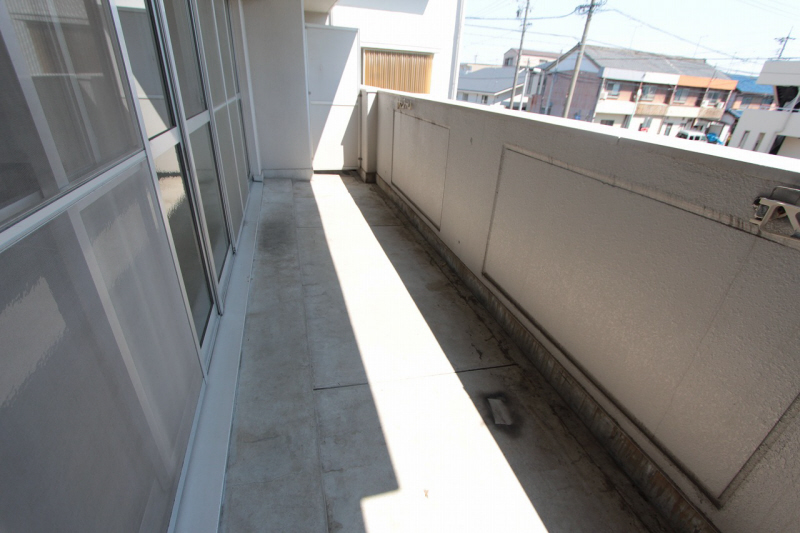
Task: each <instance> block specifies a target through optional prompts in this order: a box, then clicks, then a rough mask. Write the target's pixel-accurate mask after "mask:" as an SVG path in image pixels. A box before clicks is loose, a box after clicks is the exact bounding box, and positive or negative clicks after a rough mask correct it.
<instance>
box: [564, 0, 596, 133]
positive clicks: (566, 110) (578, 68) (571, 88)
mask: <svg viewBox="0 0 800 533" xmlns="http://www.w3.org/2000/svg"><path fill="white" fill-rule="evenodd" d="M603 3H605V2H600V1H599V0H591V3H590V4H589V5H585V4H584V5H582V6H578V8H577V9H576V11H585V12H586V25H585V26H584V27H583V37H581V45H580V48H579V49H578V59H577V61H575V70H574V71H573V72H572V81H571V82H570V84H569V93H568V94H567V105H565V106H564V118H567V117H569V107H570V106H571V105H572V96H573V95H574V94H575V85H576V84H577V83H578V74H579V73H580V71H581V61H583V52H584V50H585V49H586V35H587V34H588V33H589V23H590V22H592V14H594V10H595V8H597V7H600V5H602V4H603Z"/></svg>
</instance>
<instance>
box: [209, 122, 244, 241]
mask: <svg viewBox="0 0 800 533" xmlns="http://www.w3.org/2000/svg"><path fill="white" fill-rule="evenodd" d="M214 117H215V119H216V120H215V123H216V126H217V140H218V141H219V152H220V156H221V157H222V175H223V176H224V182H225V188H226V191H227V193H228V204H229V206H230V210H231V223H232V224H233V230H234V237H237V236H238V234H239V233H238V232H239V226H240V225H241V223H242V214H243V212H244V209H243V207H242V200H241V198H242V193H241V191H240V190H239V174H238V169H237V168H236V153H235V151H234V149H233V136H232V132H231V123H230V122H229V120H228V108H227V107H223V108H221V109H220V110H219V111H217V112H216V113H214Z"/></svg>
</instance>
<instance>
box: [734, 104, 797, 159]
mask: <svg viewBox="0 0 800 533" xmlns="http://www.w3.org/2000/svg"><path fill="white" fill-rule="evenodd" d="M791 115H796V113H783V112H781V111H767V110H761V109H748V110H745V111H744V112H743V113H742V117H741V118H740V119H739V122H738V123H737V124H736V129H734V130H733V133H732V134H731V141H730V143H728V146H733V147H734V148H743V149H745V150H752V149H753V148H754V147H755V143H756V141H757V139H758V136H759V134H760V133H764V139H766V140H768V141H769V142H763V141H762V142H761V144H760V145H759V149H758V151H759V152H769V149H770V147H771V146H772V141H771V140H770V139H774V138H775V135H776V134H778V133H779V132H782V131H783V129H784V127H785V126H786V123H787V121H788V120H789V119H790V118H791ZM745 134H747V137H746V138H744V137H745ZM743 138H744V142H742V139H743Z"/></svg>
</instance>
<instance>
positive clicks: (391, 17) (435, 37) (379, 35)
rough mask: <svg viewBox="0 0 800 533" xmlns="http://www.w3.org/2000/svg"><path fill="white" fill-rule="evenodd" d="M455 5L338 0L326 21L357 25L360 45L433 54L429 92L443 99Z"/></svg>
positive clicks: (446, 1) (448, 0)
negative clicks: (328, 19)
mask: <svg viewBox="0 0 800 533" xmlns="http://www.w3.org/2000/svg"><path fill="white" fill-rule="evenodd" d="M458 5H459V2H457V1H454V0H340V1H339V2H338V3H337V4H336V5H335V6H334V7H333V9H331V13H330V23H331V24H332V25H335V26H344V27H349V28H358V29H359V31H360V33H361V48H362V49H364V48H375V49H383V50H398V51H401V50H402V51H410V52H424V53H430V54H433V72H432V79H431V96H435V97H437V98H443V99H446V98H448V94H449V90H450V83H451V73H452V70H453V59H454V58H453V40H454V38H455V36H456V31H457V30H458V20H457V18H458V17H457V15H458ZM456 60H457V58H456ZM456 67H457V65H456ZM455 74H456V75H457V74H458V69H457V68H456V69H455Z"/></svg>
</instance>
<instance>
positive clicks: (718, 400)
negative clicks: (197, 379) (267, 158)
mask: <svg viewBox="0 0 800 533" xmlns="http://www.w3.org/2000/svg"><path fill="white" fill-rule="evenodd" d="M369 101H370V102H371V105H372V108H371V109H367V108H366V107H365V108H364V109H363V112H364V113H365V115H369V120H367V121H365V123H368V124H370V125H369V127H368V128H367V129H366V130H365V134H366V135H371V136H373V137H372V139H373V140H374V141H375V143H374V145H375V146H374V148H372V149H367V150H366V151H365V152H364V153H363V154H362V155H363V156H364V157H363V159H364V164H365V166H367V167H370V166H372V167H373V168H374V171H375V172H376V174H377V184H375V185H369V184H364V183H362V182H361V181H360V180H357V179H355V178H353V177H349V176H345V177H339V176H335V175H316V176H315V177H314V178H313V179H312V181H311V182H310V183H308V182H305V181H291V180H266V181H265V182H264V185H263V192H261V193H260V195H261V198H262V200H261V204H260V213H261V214H260V220H259V222H258V224H257V228H258V235H257V236H254V237H253V238H254V239H255V242H256V243H257V245H256V249H255V259H254V261H253V265H254V266H253V272H252V288H251V290H250V296H249V304H248V307H247V314H246V326H245V330H244V344H243V348H242V360H241V369H240V370H239V388H238V393H237V395H236V397H235V402H236V403H235V408H232V409H234V410H235V413H236V414H235V419H234V422H233V430H232V439H231V447H230V454H229V456H228V458H227V462H226V461H225V459H224V457H223V459H219V454H217V459H216V461H217V463H216V464H217V467H216V469H215V472H217V475H216V481H215V482H214V483H216V485H215V486H216V489H214V490H212V491H211V492H212V493H214V494H213V495H214V497H216V498H220V497H223V494H224V505H223V511H222V519H221V520H222V521H221V524H222V526H223V529H225V530H246V529H249V528H251V527H255V525H256V524H270V525H272V526H274V528H276V529H286V528H291V526H294V528H296V529H302V530H314V529H315V528H324V527H325V526H326V524H327V527H328V528H329V529H331V530H336V529H337V528H338V529H341V530H343V531H344V530H346V531H359V530H383V529H386V528H391V527H397V528H399V529H401V530H416V529H420V528H422V529H424V527H425V526H426V525H428V524H431V523H440V522H441V521H445V523H448V524H450V525H452V526H453V527H454V528H456V529H469V527H467V526H475V527H476V528H477V529H481V526H480V524H484V525H485V526H486V527H487V528H491V527H492V526H493V525H494V526H497V524H504V523H505V522H504V520H506V519H508V520H511V521H512V522H509V523H514V524H525V527H526V528H528V527H529V529H531V530H542V528H543V529H546V530H548V531H561V530H564V531H567V530H568V531H573V530H581V529H592V526H591V525H592V524H596V523H598V520H599V521H602V523H607V524H614V525H613V526H610V527H611V529H615V530H647V529H649V530H660V529H661V528H670V527H672V528H676V529H690V530H697V531H701V530H708V531H713V530H714V528H715V527H716V528H719V529H722V530H728V529H733V530H738V529H742V530H749V529H757V528H759V527H761V526H760V525H759V524H763V523H764V521H767V522H768V521H770V520H773V521H774V524H773V525H771V526H769V528H774V529H781V528H782V526H781V524H782V522H781V521H782V520H783V519H784V518H782V517H783V516H785V514H784V513H783V512H780V513H773V512H772V511H771V512H769V513H753V512H752V511H751V509H752V508H751V507H750V506H751V505H753V504H755V503H757V502H759V501H761V500H762V499H763V498H765V497H768V496H767V495H766V494H765V493H764V492H763V490H762V488H763V486H764V485H763V483H765V482H766V481H764V480H765V479H766V478H764V477H762V476H764V475H765V474H766V472H769V471H772V469H773V467H774V465H776V464H784V463H785V462H786V461H789V460H790V459H789V456H790V455H791V454H792V453H793V452H791V451H790V450H791V448H790V447H784V446H778V445H774V444H769V443H773V442H779V441H781V442H782V441H783V439H786V438H793V437H791V436H792V435H795V434H796V433H797V431H799V430H798V429H797V424H796V422H793V421H792V420H793V419H792V418H790V415H791V413H792V412H793V409H795V407H794V406H795V398H796V397H797V383H798V380H797V379H795V378H794V377H793V378H789V379H786V376H797V375H798V374H800V367H798V363H797V362H796V361H795V359H794V357H793V356H792V355H791V354H792V353H794V347H793V346H794V343H795V342H796V341H795V340H790V339H788V338H785V337H781V336H780V335H778V334H777V332H779V331H783V330H787V328H788V329H791V328H792V327H793V326H792V324H794V323H795V322H796V315H795V314H794V313H792V312H791V311H789V309H790V308H791V307H792V305H793V303H792V302H794V301H796V298H797V297H798V296H800V294H797V291H798V289H797V287H798V286H799V285H798V284H797V283H796V281H797V279H796V276H797V268H796V266H794V264H795V263H794V259H795V258H796V254H797V249H798V247H797V245H796V243H795V242H793V241H792V239H790V238H787V237H785V236H781V235H778V234H773V233H771V232H770V231H759V229H758V228H756V227H755V226H754V225H752V224H750V222H749V216H750V215H751V213H752V208H751V206H750V201H749V199H750V198H753V197H755V196H759V195H765V194H767V195H768V194H769V192H771V191H772V189H773V188H774V186H776V185H778V184H795V185H796V184H797V183H798V177H797V176H798V175H797V173H796V169H795V167H793V166H792V162H788V163H786V162H779V163H778V164H776V162H775V160H774V159H773V158H769V157H768V156H764V155H763V154H754V153H745V152H741V151H737V150H735V149H729V148H726V147H719V146H712V145H705V144H698V143H691V142H690V141H683V140H681V139H671V138H658V139H651V138H650V137H648V136H642V135H638V134H636V133H635V132H626V131H619V132H617V131H613V132H611V133H608V132H607V130H608V129H607V128H603V127H602V126H595V125H592V124H583V123H577V122H573V121H564V120H562V119H557V118H552V117H545V116H528V115H524V116H520V115H518V114H516V113H513V112H509V111H504V110H487V109H486V108H483V107H479V106H473V105H470V104H463V103H455V102H444V101H437V100H435V99H430V98H425V97H413V96H411V95H408V94H403V93H393V92H391V91H379V92H378V94H377V97H376V98H374V99H370V100H369ZM365 146H366V144H365ZM573 146H581V148H582V149H581V150H574V149H573V148H572V147H573ZM623 159H624V161H625V163H626V164H625V165H620V164H619V161H621V160H623ZM712 168H713V169H715V170H714V172H713V173H711V172H710V170H709V169H712ZM367 170H369V169H367ZM257 187H261V186H260V185H257ZM252 209H253V208H252V207H251V211H252ZM254 216H255V215H254V214H253V212H251V213H250V215H249V217H250V218H249V219H248V220H251V222H254V220H255V219H254V218H253V217H254ZM251 231H253V230H251ZM232 290H235V289H232ZM731 328H734V329H735V330H736V331H735V333H734V332H733V331H731ZM221 335H224V334H223V333H221ZM793 338H794V337H792V339H793ZM754 354H756V355H755V357H754ZM214 358H215V361H217V363H214V364H226V363H224V359H225V358H224V357H221V358H218V359H217V356H216V355H215V356H214ZM228 359H230V358H228ZM236 363H237V365H238V361H236ZM227 364H228V365H230V364H231V363H230V362H228V363H227ZM232 368H233V374H235V373H236V368H237V366H233V367H232ZM756 369H757V370H756ZM215 372H216V371H215V370H214V369H213V368H212V370H211V372H210V374H211V375H214V373H215ZM234 390H235V389H232V388H229V390H228V399H227V400H226V401H228V402H229V403H230V404H231V405H233V402H234V394H233V391H234ZM205 401H206V402H209V401H212V400H210V399H209V398H208V397H207V398H206V400H205ZM213 402H216V400H213ZM223 403H224V402H223ZM719 420H725V421H726V422H724V423H719V422H717V421H719ZM200 427H202V423H201V425H200ZM213 440H214V439H213V438H211V437H209V439H208V440H206V436H204V435H203V434H202V433H199V434H198V437H197V443H198V444H197V445H196V446H197V447H199V448H200V449H201V450H200V452H198V451H197V449H196V450H195V452H193V453H200V454H201V455H202V453H205V452H203V451H202V448H205V447H212V445H211V444H209V443H210V442H211V441H213ZM698 442H702V443H703V446H697V443H698ZM466 443H469V444H468V445H467V444H466ZM764 443H768V444H766V445H765V444H764ZM765 446H766V447H765ZM612 459H613V461H616V462H617V464H619V465H620V466H619V467H617V466H614V465H613V461H612ZM193 461H194V459H193ZM204 461H206V464H208V461H207V460H205V459H204ZM212 462H213V461H212ZM226 465H227V468H226ZM620 468H621V469H620ZM623 472H624V474H623ZM202 479H203V490H208V488H209V487H210V486H212V485H214V483H210V484H209V483H208V476H207V475H206V476H205V477H204V478H202ZM603 479H607V480H610V483H611V485H612V486H613V487H614V489H613V490H611V491H609V490H607V489H603V488H601V487H602V486H603V483H605V482H604V481H602V480H603ZM667 479H669V481H667ZM781 479H786V478H783V477H782V476H777V478H774V477H773V478H772V480H771V481H769V482H768V483H784V481H781ZM629 480H633V481H632V482H631V481H629ZM193 483H194V482H193V480H192V471H191V469H190V471H189V476H188V478H187V489H186V492H185V496H184V498H185V500H189V501H191V499H192V496H193V494H196V493H198V492H202V491H201V490H200V489H197V488H196V487H195V488H192V486H193ZM631 483H633V484H631ZM785 483H789V484H790V485H791V481H789V480H788V479H786V481H785ZM634 485H635V487H636V488H635V489H634V488H633V486H634ZM790 485H787V486H790ZM486 487H492V490H488V491H487V490H486ZM787 490H788V489H787ZM634 492H640V493H641V494H644V495H646V496H647V499H648V502H645V501H644V500H643V499H641V498H640V496H636V495H635V494H634ZM212 501H213V497H212ZM217 501H219V500H218V499H217ZM297 501H302V502H303V504H302V505H297V504H296V503H295V502H297ZM567 502H569V503H567ZM746 509H747V510H746ZM773 511H774V508H773ZM181 513H182V515H183V518H184V519H185V521H184V522H181V521H179V522H178V524H179V526H181V525H182V526H183V527H182V528H181V527H179V530H185V531H199V530H201V529H203V528H202V527H201V526H202V524H204V523H216V518H215V517H218V516H219V515H218V514H215V513H216V511H214V509H213V507H212V508H205V512H204V511H203V510H202V509H198V508H196V507H193V506H192V504H191V503H190V504H187V505H184V504H182V506H181ZM709 516H713V525H712V523H711V522H710V521H709V520H708V517H709ZM459 520H463V522H461V521H459ZM484 520H488V522H485V523H484V522H483V521H484ZM448 521H452V522H448ZM499 527H500V529H508V528H505V527H504V526H502V525H501V526H499ZM537 528H538V529H537ZM511 529H514V528H511ZM525 530H527V529H525Z"/></svg>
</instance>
